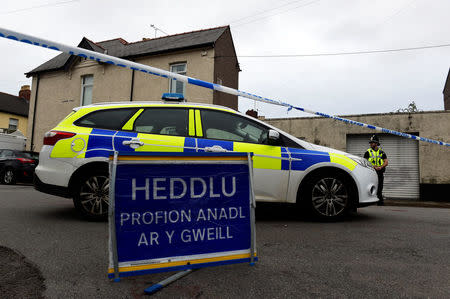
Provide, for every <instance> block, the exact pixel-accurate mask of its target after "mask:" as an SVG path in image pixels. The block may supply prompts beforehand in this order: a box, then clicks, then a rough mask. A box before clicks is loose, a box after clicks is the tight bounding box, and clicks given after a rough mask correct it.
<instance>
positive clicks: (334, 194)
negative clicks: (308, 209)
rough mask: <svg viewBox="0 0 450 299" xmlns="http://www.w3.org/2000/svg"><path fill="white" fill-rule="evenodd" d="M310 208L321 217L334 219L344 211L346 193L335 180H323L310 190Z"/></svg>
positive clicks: (342, 185) (344, 188)
mask: <svg viewBox="0 0 450 299" xmlns="http://www.w3.org/2000/svg"><path fill="white" fill-rule="evenodd" d="M311 198H312V206H313V208H314V209H315V210H316V211H317V212H318V213H319V214H321V215H323V216H326V217H334V216H338V215H340V214H342V213H343V212H344V211H345V208H346V206H347V201H348V192H347V188H346V186H345V184H344V183H343V182H342V181H340V180H339V179H337V178H323V179H321V180H319V181H317V183H316V184H315V185H314V187H313V188H312V197H311Z"/></svg>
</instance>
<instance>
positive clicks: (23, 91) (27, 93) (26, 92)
mask: <svg viewBox="0 0 450 299" xmlns="http://www.w3.org/2000/svg"><path fill="white" fill-rule="evenodd" d="M30 97H31V89H30V85H23V86H22V87H21V88H20V91H19V98H22V99H25V100H27V101H28V102H29V101H30Z"/></svg>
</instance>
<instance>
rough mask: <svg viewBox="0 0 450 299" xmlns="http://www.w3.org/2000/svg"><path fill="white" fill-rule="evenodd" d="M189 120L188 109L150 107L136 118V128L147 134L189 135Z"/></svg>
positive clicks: (137, 130)
mask: <svg viewBox="0 0 450 299" xmlns="http://www.w3.org/2000/svg"><path fill="white" fill-rule="evenodd" d="M188 122H189V114H188V110H187V109H183V108H173V109H167V108H149V109H145V110H144V111H143V112H142V113H141V115H139V117H138V118H137V119H136V121H135V122H134V130H135V131H136V132H139V133H147V134H160V135H171V136H187V134H188Z"/></svg>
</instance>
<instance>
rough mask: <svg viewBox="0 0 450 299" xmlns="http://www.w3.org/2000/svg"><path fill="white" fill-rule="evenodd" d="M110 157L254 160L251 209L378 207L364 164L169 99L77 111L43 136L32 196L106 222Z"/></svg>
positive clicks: (216, 109)
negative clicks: (248, 155)
mask: <svg viewBox="0 0 450 299" xmlns="http://www.w3.org/2000/svg"><path fill="white" fill-rule="evenodd" d="M114 151H134V152H202V151H210V152H225V151H237V152H253V153H254V163H253V166H254V190H255V197H256V200H257V201H264V202H287V203H297V204H299V205H300V206H301V207H302V208H303V209H308V210H309V211H310V212H311V213H313V214H314V215H315V216H317V217H321V218H325V219H337V218H340V217H341V216H343V215H344V214H345V213H346V212H347V211H350V210H356V208H358V207H363V206H367V205H370V204H373V203H376V202H377V201H378V198H377V196H376V194H377V184H378V181H377V176H376V173H375V171H374V170H373V167H372V166H371V164H370V163H369V162H368V161H367V160H365V159H363V158H361V157H356V156H352V155H350V154H347V153H344V152H340V151H337V150H334V149H331V148H327V147H322V146H318V145H314V144H311V143H308V142H306V141H303V140H300V139H297V138H295V137H294V136H291V135H289V134H288V133H286V132H283V131H281V130H279V129H277V128H275V127H273V126H271V125H269V124H266V123H264V122H262V121H260V120H258V119H255V118H252V117H250V116H247V115H244V114H242V113H239V112H237V111H235V110H232V109H230V108H227V107H222V106H216V105H207V104H195V103H187V102H184V101H183V99H182V97H180V96H177V95H173V94H165V95H164V96H163V101H161V102H120V103H101V104H93V105H89V106H83V107H78V108H75V109H74V110H73V112H72V113H71V114H69V115H68V116H67V117H66V118H64V119H63V120H62V121H61V122H60V123H59V124H58V125H57V126H56V127H55V128H54V129H52V130H51V131H49V132H47V133H46V134H45V137H44V145H43V147H42V150H41V152H40V157H39V159H40V160H39V165H38V167H37V168H36V172H35V188H36V189H37V190H39V191H42V192H46V193H49V194H53V195H59V196H64V197H72V198H73V202H74V205H75V208H76V209H77V211H78V212H79V213H80V214H81V215H83V216H84V217H86V218H88V219H91V220H95V219H105V218H106V216H107V213H108V197H109V193H108V192H109V191H108V190H109V171H108V161H109V156H110V155H111V153H112V152H114Z"/></svg>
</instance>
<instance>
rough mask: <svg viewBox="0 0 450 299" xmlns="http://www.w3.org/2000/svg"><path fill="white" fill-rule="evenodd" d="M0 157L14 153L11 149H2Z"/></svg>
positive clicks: (10, 155)
mask: <svg viewBox="0 0 450 299" xmlns="http://www.w3.org/2000/svg"><path fill="white" fill-rule="evenodd" d="M0 157H2V158H10V157H14V153H13V151H10V150H4V151H2V153H1V156H0Z"/></svg>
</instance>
